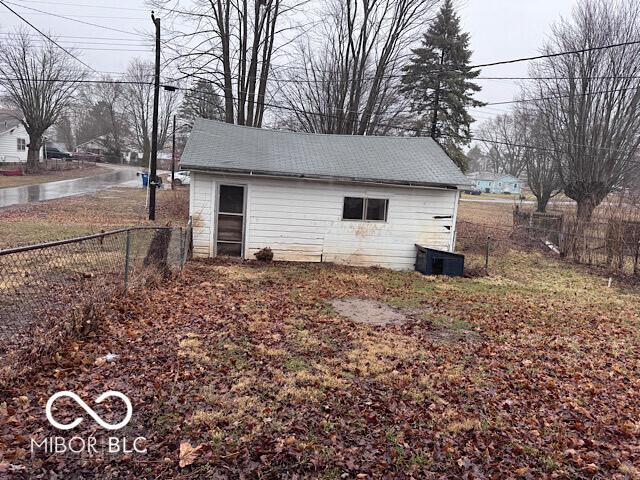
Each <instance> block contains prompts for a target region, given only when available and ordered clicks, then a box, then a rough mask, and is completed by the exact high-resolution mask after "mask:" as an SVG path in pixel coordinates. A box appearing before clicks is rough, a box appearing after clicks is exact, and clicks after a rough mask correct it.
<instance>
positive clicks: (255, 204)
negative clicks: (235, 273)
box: [181, 120, 470, 269]
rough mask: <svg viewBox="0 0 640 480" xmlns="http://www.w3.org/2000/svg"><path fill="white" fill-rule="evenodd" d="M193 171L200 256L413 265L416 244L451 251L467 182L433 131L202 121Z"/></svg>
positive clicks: (187, 164)
mask: <svg viewBox="0 0 640 480" xmlns="http://www.w3.org/2000/svg"><path fill="white" fill-rule="evenodd" d="M181 168H182V169H184V170H190V171H191V175H192V177H191V191H190V195H191V198H190V214H191V216H192V219H193V225H194V234H193V244H194V253H195V255H196V256H204V257H212V256H216V255H234V256H240V257H242V258H246V259H250V258H253V255H254V253H256V252H258V251H259V250H260V249H262V248H264V247H270V248H271V249H272V250H273V252H274V258H275V259H276V260H291V261H310V262H325V261H326V262H337V263H347V264H353V265H380V266H384V267H390V268H395V269H412V268H413V266H414V263H415V260H416V246H415V245H416V244H420V245H424V246H427V247H431V248H435V249H440V250H447V251H452V250H453V249H454V246H455V225H456V214H457V206H458V199H459V196H460V189H461V188H464V187H468V186H469V185H470V182H469V181H468V179H467V178H466V177H465V176H464V175H463V174H462V173H461V172H460V170H459V169H458V168H457V167H456V166H455V165H454V163H453V162H452V161H451V159H450V158H449V157H448V156H447V155H446V154H445V152H444V151H443V150H442V149H441V148H440V147H439V146H438V145H437V144H436V142H434V141H433V140H432V139H431V138H426V137H422V138H398V137H374V136H353V135H315V134H303V133H293V132H284V131H273V130H266V129H258V128H250V127H241V126H237V125H231V124H227V123H221V122H217V121H212V120H198V121H197V122H196V124H195V126H194V128H193V131H192V133H191V136H190V138H189V140H188V142H187V146H186V148H185V151H184V154H183V156H182V162H181Z"/></svg>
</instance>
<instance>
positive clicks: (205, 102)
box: [180, 80, 224, 126]
mask: <svg viewBox="0 0 640 480" xmlns="http://www.w3.org/2000/svg"><path fill="white" fill-rule="evenodd" d="M180 118H182V119H184V120H185V122H186V123H187V124H188V125H189V126H192V125H193V121H194V120H195V119H196V118H206V119H209V120H224V108H223V106H222V99H221V97H220V95H218V93H217V92H216V89H215V87H214V86H213V84H212V83H211V82H207V81H205V80H198V81H197V82H195V83H194V84H193V88H191V89H190V90H188V91H187V93H186V94H185V95H184V99H183V100H182V104H181V105H180Z"/></svg>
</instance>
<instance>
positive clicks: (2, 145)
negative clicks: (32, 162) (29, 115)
mask: <svg viewBox="0 0 640 480" xmlns="http://www.w3.org/2000/svg"><path fill="white" fill-rule="evenodd" d="M3 126H4V124H2V125H0V130H4V128H3ZM18 138H24V140H25V144H26V145H28V144H29V134H27V131H26V130H25V129H24V126H23V125H19V126H17V127H15V128H14V129H13V130H9V131H7V132H4V133H0V163H4V162H12V163H15V162H20V163H26V161H27V150H26V149H25V150H24V151H18Z"/></svg>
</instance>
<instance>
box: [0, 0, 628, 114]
mask: <svg viewBox="0 0 640 480" xmlns="http://www.w3.org/2000/svg"><path fill="white" fill-rule="evenodd" d="M0 2H1V0H0ZM6 80H17V79H11V78H6ZM36 81H42V82H47V81H52V82H55V81H58V82H59V81H62V80H55V79H39V80H36ZM79 83H123V82H122V81H118V80H111V81H108V80H85V81H83V82H79ZM136 83H141V82H131V84H136ZM163 86H168V85H163ZM175 88H176V89H177V90H187V91H196V90H194V89H189V88H185V87H175ZM637 89H640V85H638V86H635V87H628V88H621V89H614V90H602V91H596V92H585V93H579V94H574V95H559V96H551V97H539V98H530V99H519V100H511V101H505V102H493V103H487V104H486V105H484V106H481V107H475V108H490V109H491V108H492V106H495V105H509V104H514V103H525V102H532V101H544V100H556V99H562V98H571V97H572V96H589V95H601V94H607V93H616V92H623V91H628V90H637ZM242 93H247V92H242ZM265 105H266V104H265ZM271 106H274V105H271ZM274 107H278V108H284V106H274ZM291 108H293V107H291ZM293 111H297V112H298V113H305V114H308V115H318V114H319V113H313V112H305V111H303V110H297V109H294V110H293ZM344 113H346V114H349V113H355V114H356V115H362V114H363V112H359V111H357V110H346V111H344ZM396 113H400V114H415V113H417V112H415V111H412V110H400V111H398V112H396ZM505 113H507V112H505ZM321 115H327V114H321ZM335 118H339V117H338V116H336V117H335Z"/></svg>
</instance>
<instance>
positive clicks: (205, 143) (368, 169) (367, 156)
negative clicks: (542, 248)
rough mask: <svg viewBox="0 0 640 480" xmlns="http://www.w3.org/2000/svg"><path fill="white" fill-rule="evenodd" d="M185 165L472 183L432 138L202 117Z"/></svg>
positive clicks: (438, 183) (237, 170) (392, 180)
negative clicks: (320, 131) (291, 128)
mask: <svg viewBox="0 0 640 480" xmlns="http://www.w3.org/2000/svg"><path fill="white" fill-rule="evenodd" d="M180 164H181V168H182V169H183V170H208V171H213V172H229V173H234V172H235V173H253V174H265V175H266V174H268V175H276V176H287V177H301V178H324V179H334V180H348V181H356V182H357V181H363V182H370V181H374V182H380V183H392V184H394V183H397V184H404V185H416V186H418V185H427V186H449V187H456V186H466V185H472V184H473V182H471V181H470V180H469V179H468V178H467V177H465V176H464V175H463V174H462V172H461V171H460V170H459V169H458V167H456V166H455V164H454V163H453V161H451V159H450V158H449V157H448V156H447V154H446V153H445V152H444V151H443V150H442V148H440V146H439V145H438V144H437V143H436V142H435V141H433V139H431V138H426V137H420V138H414V137H411V138H407V137H374V136H364V137H363V136H355V135H316V134H306V133H295V132H287V131H275V130H268V129H260V128H251V127H242V126H237V125H231V124H228V123H222V122H218V121H214V120H203V119H198V120H197V121H196V123H195V125H194V127H193V130H192V131H191V135H190V137H189V140H188V142H187V146H186V148H185V151H184V153H183V155H182V159H181V162H180Z"/></svg>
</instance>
